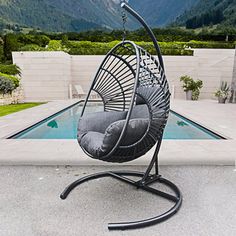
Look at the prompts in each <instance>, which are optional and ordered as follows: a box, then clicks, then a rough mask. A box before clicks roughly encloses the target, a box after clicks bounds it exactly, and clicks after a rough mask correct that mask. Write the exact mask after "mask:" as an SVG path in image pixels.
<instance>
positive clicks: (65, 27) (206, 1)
mask: <svg viewBox="0 0 236 236" xmlns="http://www.w3.org/2000/svg"><path fill="white" fill-rule="evenodd" d="M129 4H130V5H131V6H132V7H133V8H134V9H135V10H137V11H138V12H139V13H140V14H141V15H142V16H143V17H144V18H145V19H146V20H147V22H148V23H149V24H150V25H151V26H152V27H159V26H166V25H168V24H170V23H171V22H175V20H176V18H177V21H176V22H177V24H179V25H186V26H187V27H188V28H198V27H201V26H203V25H211V24H224V25H234V26H235V25H236V0H129ZM19 26H20V27H19ZM22 26H25V27H27V28H32V29H37V28H38V29H40V30H42V31H47V32H50V31H53V32H69V31H73V32H79V31H85V30H90V29H117V28H121V27H122V22H121V8H120V0H0V31H3V29H10V30H13V31H19V30H21V27H22ZM139 26H140V25H138V24H135V21H134V19H133V18H132V17H129V18H128V24H127V28H128V29H134V28H135V27H139Z"/></svg>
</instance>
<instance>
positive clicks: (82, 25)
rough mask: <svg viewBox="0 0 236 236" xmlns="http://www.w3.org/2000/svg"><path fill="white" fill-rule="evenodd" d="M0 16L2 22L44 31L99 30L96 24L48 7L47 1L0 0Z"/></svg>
mask: <svg viewBox="0 0 236 236" xmlns="http://www.w3.org/2000/svg"><path fill="white" fill-rule="evenodd" d="M0 15H1V19H2V21H4V22H8V23H12V24H18V25H23V26H27V27H32V28H40V29H43V30H46V31H81V30H88V29H92V28H101V26H100V25H99V24H97V23H94V22H89V21H86V20H84V19H82V18H76V17H73V16H70V15H68V14H66V13H65V12H63V11H60V10H59V9H57V8H55V7H54V6H51V5H49V4H48V2H47V0H36V1H33V0H0Z"/></svg>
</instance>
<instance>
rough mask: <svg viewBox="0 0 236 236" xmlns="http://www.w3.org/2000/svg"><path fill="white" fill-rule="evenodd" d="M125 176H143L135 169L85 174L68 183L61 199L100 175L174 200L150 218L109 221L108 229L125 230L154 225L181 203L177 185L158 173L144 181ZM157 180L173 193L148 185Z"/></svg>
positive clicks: (173, 211) (171, 214) (177, 208)
mask: <svg viewBox="0 0 236 236" xmlns="http://www.w3.org/2000/svg"><path fill="white" fill-rule="evenodd" d="M125 176H134V177H143V176H144V173H143V172H136V171H108V172H100V173H96V174H92V175H88V176H85V177H83V178H81V179H78V180H76V181H75V182H73V183H72V184H70V185H69V186H68V187H67V188H66V189H65V190H64V191H63V193H62V194H61V195H60V198H61V199H66V198H67V196H68V195H69V193H70V192H71V191H72V190H73V189H74V188H75V187H76V186H78V185H80V184H82V183H84V182H86V181H89V180H93V179H97V178H102V177H113V178H115V179H118V180H121V181H123V182H125V183H128V184H130V185H133V186H135V187H137V188H141V189H142V190H145V191H147V192H151V193H153V194H155V195H158V196H161V197H163V198H165V199H168V200H170V201H172V202H174V206H173V207H172V208H170V209H169V210H168V211H166V212H165V213H162V214H161V215H158V216H154V217H152V218H148V219H144V220H139V221H132V222H122V223H109V224H108V229H109V230H125V229H136V228H142V227H146V226H150V225H154V224H157V223H160V222H162V221H164V220H167V219H169V218H170V217H171V216H173V215H174V214H175V213H176V212H177V211H178V210H179V208H180V206H181V203H182V195H181V192H180V190H179V189H178V187H177V186H176V185H175V184H173V183H172V182H170V181H169V180H167V179H164V178H162V177H161V176H160V175H149V176H148V178H147V179H146V180H145V181H142V180H140V181H134V180H132V179H129V178H127V177H125ZM154 182H159V183H162V184H164V185H166V186H168V187H169V188H170V189H172V190H173V191H174V193H175V196H174V195H171V194H168V193H165V192H162V191H160V190H157V189H155V188H152V187H150V186H149V185H150V184H152V183H154Z"/></svg>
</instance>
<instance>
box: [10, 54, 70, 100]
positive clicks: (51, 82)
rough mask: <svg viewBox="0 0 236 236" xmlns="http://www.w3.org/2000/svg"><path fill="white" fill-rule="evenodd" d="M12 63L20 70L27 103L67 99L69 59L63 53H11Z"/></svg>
mask: <svg viewBox="0 0 236 236" xmlns="http://www.w3.org/2000/svg"><path fill="white" fill-rule="evenodd" d="M13 63H15V64H17V65H18V66H19V67H20V68H21V70H22V81H21V82H22V86H23V88H24V96H25V100H27V101H49V100H55V99H68V87H69V84H70V83H71V82H70V81H71V57H70V55H68V54H67V53H64V52H13Z"/></svg>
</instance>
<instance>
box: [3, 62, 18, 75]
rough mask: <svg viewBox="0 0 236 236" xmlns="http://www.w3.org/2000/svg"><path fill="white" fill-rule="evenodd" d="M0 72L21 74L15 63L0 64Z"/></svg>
mask: <svg viewBox="0 0 236 236" xmlns="http://www.w3.org/2000/svg"><path fill="white" fill-rule="evenodd" d="M0 72H1V73H3V74H7V75H21V71H20V68H19V67H18V66H17V65H15V64H9V65H7V64H0Z"/></svg>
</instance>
